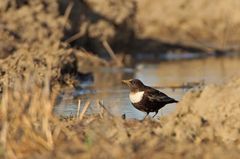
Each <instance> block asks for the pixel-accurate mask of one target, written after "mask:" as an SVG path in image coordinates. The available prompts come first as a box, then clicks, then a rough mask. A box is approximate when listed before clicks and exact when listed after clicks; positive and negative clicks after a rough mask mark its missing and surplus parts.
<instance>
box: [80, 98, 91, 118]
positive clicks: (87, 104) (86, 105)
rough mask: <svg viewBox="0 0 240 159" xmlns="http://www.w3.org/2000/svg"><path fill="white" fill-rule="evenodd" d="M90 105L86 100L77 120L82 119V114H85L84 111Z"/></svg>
mask: <svg viewBox="0 0 240 159" xmlns="http://www.w3.org/2000/svg"><path fill="white" fill-rule="evenodd" d="M89 106H90V102H89V101H88V102H87V103H86V104H85V106H84V107H83V110H82V112H81V114H80V117H79V120H80V121H81V120H82V119H83V116H84V114H85V112H86V111H87V108H88V107H89Z"/></svg>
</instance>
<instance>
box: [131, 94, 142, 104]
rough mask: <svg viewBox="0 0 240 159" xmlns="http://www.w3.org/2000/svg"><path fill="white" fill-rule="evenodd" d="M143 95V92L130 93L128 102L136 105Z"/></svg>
mask: <svg viewBox="0 0 240 159" xmlns="http://www.w3.org/2000/svg"><path fill="white" fill-rule="evenodd" d="M143 94H144V91H142V92H134V93H130V94H129V98H130V101H131V102H132V103H138V102H140V101H141V100H142V97H143Z"/></svg>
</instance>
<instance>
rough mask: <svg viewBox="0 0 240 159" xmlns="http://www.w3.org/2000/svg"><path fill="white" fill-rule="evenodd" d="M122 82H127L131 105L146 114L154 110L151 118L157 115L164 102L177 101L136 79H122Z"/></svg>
mask: <svg viewBox="0 0 240 159" xmlns="http://www.w3.org/2000/svg"><path fill="white" fill-rule="evenodd" d="M122 82H123V83H125V84H127V85H128V87H129V88H130V93H129V98H130V101H131V103H132V105H133V106H134V107H135V108H136V109H138V110H140V111H143V112H146V113H147V114H146V116H145V117H144V119H145V118H146V117H147V116H148V114H149V113H150V112H155V114H154V116H153V118H154V117H155V116H156V115H157V113H158V111H159V109H161V108H162V107H164V106H165V105H166V104H170V103H177V102H178V101H176V100H175V99H173V98H170V97H168V96H167V95H166V94H164V93H162V92H160V91H158V90H156V89H154V88H151V87H149V86H146V85H144V84H143V83H142V82H141V81H140V80H138V79H129V80H123V81H122Z"/></svg>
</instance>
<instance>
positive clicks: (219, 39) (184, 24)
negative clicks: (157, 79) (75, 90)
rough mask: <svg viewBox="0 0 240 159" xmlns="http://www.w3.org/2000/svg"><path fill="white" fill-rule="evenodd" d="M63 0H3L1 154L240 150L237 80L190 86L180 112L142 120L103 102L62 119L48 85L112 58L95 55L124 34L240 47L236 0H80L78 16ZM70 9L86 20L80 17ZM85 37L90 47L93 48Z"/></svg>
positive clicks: (166, 154) (217, 154) (178, 154)
mask: <svg viewBox="0 0 240 159" xmlns="http://www.w3.org/2000/svg"><path fill="white" fill-rule="evenodd" d="M59 2H60V1H57V0H53V1H51V2H50V1H47V0H35V1H30V0H22V1H19V0H14V1H10V0H5V1H1V2H0V19H1V20H0V34H1V35H2V36H1V37H0V40H1V43H0V56H1V58H2V59H1V60H0V66H1V67H0V88H1V91H2V88H3V87H4V88H5V89H6V90H7V91H3V95H2V98H1V100H0V106H1V110H0V111H1V113H0V121H1V122H0V130H1V133H0V156H1V157H6V158H79V157H83V158H96V157H98V158H150V157H151V158H160V157H161V158H206V159H208V158H239V154H240V145H239V144H240V142H239V138H240V124H239V115H240V111H239V110H240V104H239V103H240V100H239V92H240V80H235V81H232V82H230V83H228V84H226V85H222V86H213V85H212V86H207V87H206V88H204V89H203V90H201V91H195V92H188V93H187V94H186V95H185V96H184V98H183V99H182V100H181V101H180V103H179V104H178V105H177V110H176V111H175V113H173V114H171V115H169V116H166V117H163V118H160V119H159V120H154V121H153V120H151V119H148V120H145V121H143V122H141V121H136V120H128V119H127V120H123V119H121V118H118V117H112V116H111V115H109V114H108V113H107V112H106V111H105V112H104V113H101V112H100V113H99V114H96V115H91V116H87V115H84V112H81V113H80V117H79V118H73V119H72V120H70V119H66V121H59V119H58V118H56V117H55V116H54V115H53V113H52V111H53V107H54V103H55V97H54V95H52V94H51V93H52V92H49V91H48V90H49V85H50V88H51V87H55V86H56V87H58V85H68V86H70V85H77V83H78V82H79V77H81V76H83V72H88V71H91V69H92V68H93V66H100V65H107V66H110V65H111V63H109V62H106V61H105V60H103V59H100V58H99V57H98V56H96V54H98V55H100V56H106V54H107V53H106V48H104V47H103V46H102V42H104V41H109V43H110V44H113V45H114V46H115V47H116V48H121V47H120V46H121V45H120V46H117V44H119V43H118V42H121V41H124V42H126V43H123V44H126V45H127V44H128V43H129V41H128V40H129V39H131V37H134V39H135V40H136V41H137V42H141V43H140V44H141V45H142V44H147V43H148V44H151V45H152V43H154V47H159V46H161V47H164V46H166V45H165V44H164V43H162V42H161V41H159V40H157V39H158V38H159V39H160V40H162V41H166V42H171V43H182V42H183V41H184V42H183V43H184V45H185V44H187V45H190V46H191V45H192V46H200V45H199V43H198V41H200V43H201V41H204V42H205V41H206V42H207V44H209V45H210V46H208V45H207V47H213V48H217V49H222V48H223V44H224V48H227V49H232V48H234V49H238V45H237V44H238V43H239V39H238V38H239V37H238V36H237V35H238V30H237V29H236V28H237V26H238V24H239V18H238V16H237V15H238V10H237V9H232V10H231V12H230V13H231V16H230V17H228V16H229V14H228V13H229V12H228V11H229V9H230V8H231V7H233V8H236V7H238V6H239V3H238V1H233V0H232V1H211V2H208V3H209V5H206V3H205V2H207V1H203V0H202V1H191V0H189V1H183V0H180V1H174V2H173V1H152V2H151V4H149V1H148V3H147V1H141V2H138V3H137V4H135V2H133V1H127V0H121V1H118V2H112V1H105V2H104V3H100V2H99V1H94V0H92V1H74V2H75V3H74V4H75V5H77V4H76V3H78V5H81V6H83V9H85V12H84V13H81V16H77V17H76V16H74V14H78V13H75V12H76V11H77V9H73V8H72V9H71V7H76V6H75V5H73V6H71V3H70V4H68V5H64V6H65V7H66V6H68V7H67V8H68V9H67V10H72V12H68V11H67V10H65V9H66V8H64V7H63V6H61V5H62V4H63V3H64V1H61V3H59ZM216 3H217V4H218V7H217V8H216V7H215V4H216ZM120 4H121V5H120ZM108 5H110V6H112V8H110V10H107V9H106V8H108V7H106V6H108ZM135 5H137V6H138V9H136V10H135V7H136V6H135ZM206 6H208V7H206ZM62 7H63V8H62ZM211 7H212V8H214V9H211ZM225 7H226V8H225ZM59 8H60V9H59ZM61 8H62V9H61ZM167 9H168V10H167ZM133 11H134V12H133ZM135 11H136V12H137V14H136V15H135ZM143 11H145V12H146V13H147V14H146V13H145V14H143ZM99 12H101V13H99ZM159 12H161V13H162V14H159ZM68 13H69V14H68ZM189 13H191V14H189ZM210 13H211V14H210ZM176 15H178V16H179V17H180V18H179V19H177V17H178V16H176ZM209 15H211V16H213V17H211V16H209ZM68 16H69V17H70V18H68ZM135 16H137V19H135V18H134V17H135ZM166 16H167V17H168V18H164V17H166ZM129 17H130V18H129ZM159 17H161V19H159ZM226 17H227V18H226ZM74 18H77V19H78V18H80V20H81V21H80V22H81V23H80V24H74V22H76V21H75V20H74ZM175 18H176V19H175ZM68 19H69V20H68ZM225 19H228V20H227V22H226V21H224V20H225ZM135 20H137V22H136V21H135ZM134 24H136V26H135V25H134ZM226 24H231V25H226ZM84 26H85V27H84ZM179 26H181V27H179ZM206 26H207V27H206ZM135 27H138V30H137V32H135ZM229 27H230V29H229ZM159 28H161V29H159ZM231 28H234V29H231ZM81 29H82V30H83V31H81ZM133 30H134V31H133ZM226 30H230V31H226ZM233 30H234V34H233V33H231V32H232V31H233ZM189 31H190V33H189ZM78 32H79V34H78V35H77V36H73V37H72V35H75V34H76V33H78ZM123 32H124V34H123V35H122V36H121V34H122V33H123ZM226 32H227V33H226ZM228 34H229V35H232V36H226V35H228ZM126 37H127V38H126ZM196 37H197V39H199V40H196ZM223 37H224V38H223ZM225 37H228V38H227V40H226V38H225ZM74 38H76V39H74ZM128 38H129V39H128ZM191 38H192V39H194V40H196V41H194V40H191ZM126 39H127V40H126ZM69 44H70V45H69ZM120 44H121V43H120ZM72 46H74V47H75V48H73V47H72ZM93 46H94V47H93ZM142 46H145V45H142ZM168 46H170V45H169V44H168ZM175 46H176V45H173V47H175ZM235 46H236V47H235ZM81 47H84V48H86V49H88V50H91V48H92V47H93V48H95V50H97V51H96V54H95V55H93V54H92V53H89V52H87V51H83V50H84V49H82V48H81ZM96 48H97V49H96ZM204 48H205V47H204ZM102 49H103V50H104V49H105V51H103V52H102V53H101V50H102ZM167 50H168V49H165V51H167ZM107 55H108V54H107ZM88 66H91V67H88ZM83 67H84V69H83ZM49 83H50V84H49ZM46 88H47V89H46ZM85 108H87V105H86V107H85ZM62 120H64V119H62Z"/></svg>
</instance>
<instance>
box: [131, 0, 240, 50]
mask: <svg viewBox="0 0 240 159" xmlns="http://www.w3.org/2000/svg"><path fill="white" fill-rule="evenodd" d="M137 6H138V8H137V10H138V13H137V14H136V24H137V26H138V31H137V32H138V33H137V35H139V36H140V37H142V38H153V39H158V40H160V41H164V42H170V43H173V44H185V45H190V46H196V47H199V48H203V49H205V50H208V49H210V50H211V49H220V50H222V49H223V50H231V49H233V50H239V48H240V47H239V41H240V38H239V34H240V30H239V29H238V28H239V25H240V16H239V15H240V11H239V9H238V8H239V7H240V3H239V1H236V0H230V1H224V0H220V1H219V0H214V1H208V0H199V1H194V0H187V1H186V0H179V1H168V0H154V1H151V2H149V1H147V0H143V1H138V5H137Z"/></svg>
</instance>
